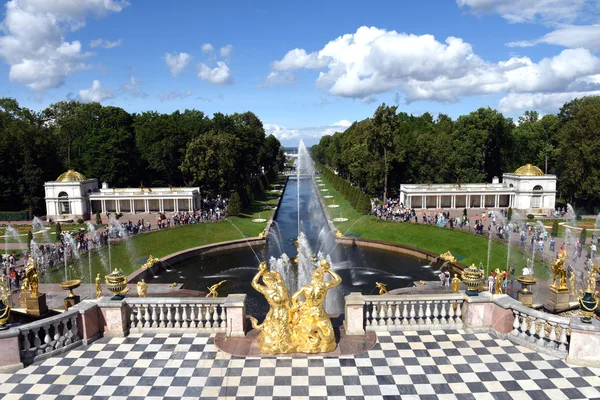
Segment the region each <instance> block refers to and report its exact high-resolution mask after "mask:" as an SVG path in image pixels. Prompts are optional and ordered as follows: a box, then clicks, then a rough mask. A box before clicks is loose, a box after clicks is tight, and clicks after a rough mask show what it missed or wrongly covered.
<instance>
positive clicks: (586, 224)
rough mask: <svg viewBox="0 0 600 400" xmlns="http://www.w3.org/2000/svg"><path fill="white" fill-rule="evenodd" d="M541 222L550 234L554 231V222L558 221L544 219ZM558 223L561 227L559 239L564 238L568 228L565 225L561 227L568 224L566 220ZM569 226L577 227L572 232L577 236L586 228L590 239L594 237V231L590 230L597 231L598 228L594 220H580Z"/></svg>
mask: <svg viewBox="0 0 600 400" xmlns="http://www.w3.org/2000/svg"><path fill="white" fill-rule="evenodd" d="M541 221H542V223H543V224H544V226H545V227H546V230H547V231H548V232H550V231H551V230H552V223H553V222H554V221H556V220H554V219H543V220H541ZM558 223H559V225H558V235H557V237H564V236H565V229H567V228H565V226H564V225H560V224H562V223H567V221H566V220H564V219H559V220H558ZM567 224H568V225H569V226H573V225H574V226H575V227H574V228H573V229H571V230H572V232H573V233H574V234H576V235H579V233H580V232H581V230H582V229H583V228H586V229H587V234H588V236H587V237H588V238H590V237H592V234H593V231H591V230H590V229H595V228H596V220H594V219H582V220H579V221H575V223H574V224H569V223H567ZM599 233H600V232H599Z"/></svg>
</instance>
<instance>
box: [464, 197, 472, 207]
mask: <svg viewBox="0 0 600 400" xmlns="http://www.w3.org/2000/svg"><path fill="white" fill-rule="evenodd" d="M465 201H466V202H467V204H465V207H467V208H471V195H470V194H467V195H465Z"/></svg>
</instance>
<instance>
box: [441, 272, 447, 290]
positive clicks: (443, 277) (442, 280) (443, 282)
mask: <svg viewBox="0 0 600 400" xmlns="http://www.w3.org/2000/svg"><path fill="white" fill-rule="evenodd" d="M440 282H441V283H442V285H441V286H442V287H444V284H445V283H446V274H444V271H441V272H440Z"/></svg>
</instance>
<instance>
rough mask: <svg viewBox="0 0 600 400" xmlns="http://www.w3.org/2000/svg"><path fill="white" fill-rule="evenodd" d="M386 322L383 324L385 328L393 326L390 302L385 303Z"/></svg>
mask: <svg viewBox="0 0 600 400" xmlns="http://www.w3.org/2000/svg"><path fill="white" fill-rule="evenodd" d="M386 314H387V320H386V321H385V324H386V325H387V326H390V325H393V324H394V321H393V320H392V318H393V317H394V313H393V312H392V302H391V301H388V302H387V313H386Z"/></svg>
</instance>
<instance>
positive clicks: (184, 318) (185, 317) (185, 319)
mask: <svg viewBox="0 0 600 400" xmlns="http://www.w3.org/2000/svg"><path fill="white" fill-rule="evenodd" d="M182 307H183V313H182V314H181V322H182V325H183V327H184V328H187V327H189V326H190V323H189V321H188V314H187V307H188V306H187V304H182Z"/></svg>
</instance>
